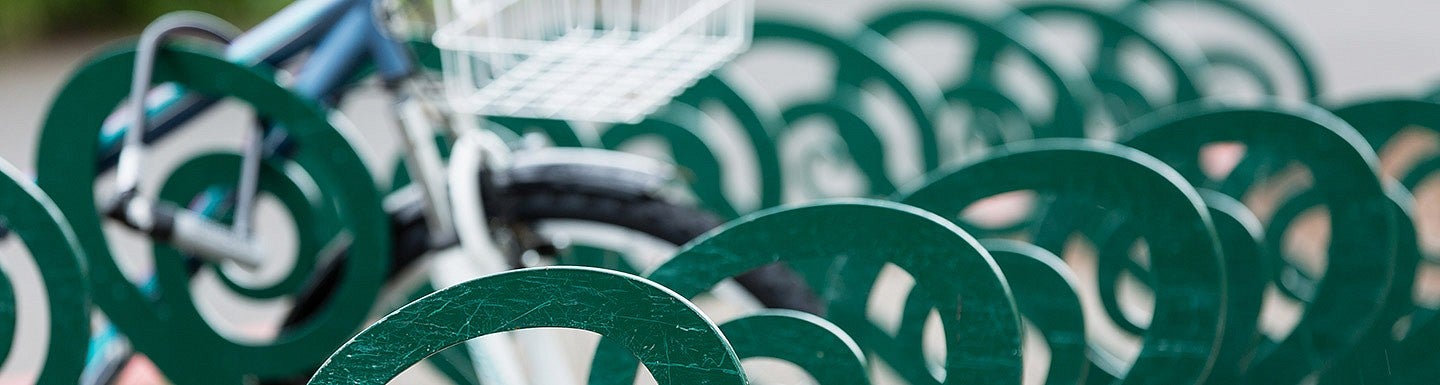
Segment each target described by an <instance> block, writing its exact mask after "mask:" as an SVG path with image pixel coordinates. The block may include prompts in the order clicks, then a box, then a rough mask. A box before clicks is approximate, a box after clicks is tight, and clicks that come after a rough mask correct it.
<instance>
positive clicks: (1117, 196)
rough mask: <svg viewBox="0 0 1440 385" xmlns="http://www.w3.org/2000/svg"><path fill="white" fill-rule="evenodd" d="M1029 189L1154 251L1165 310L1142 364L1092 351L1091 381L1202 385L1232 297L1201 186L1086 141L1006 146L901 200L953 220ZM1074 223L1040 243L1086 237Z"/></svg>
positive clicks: (1139, 157)
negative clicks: (1109, 220)
mask: <svg viewBox="0 0 1440 385" xmlns="http://www.w3.org/2000/svg"><path fill="white" fill-rule="evenodd" d="M1022 190H1035V191H1037V192H1042V193H1050V194H1055V195H1056V196H1058V197H1063V198H1065V199H1069V200H1071V201H1074V202H1084V203H1086V204H1089V205H1093V206H1098V207H1104V208H1105V209H1104V211H1105V212H1107V213H1115V214H1121V215H1124V216H1123V218H1124V219H1125V220H1127V221H1130V222H1133V223H1134V224H1135V225H1134V228H1135V229H1137V231H1139V232H1140V234H1141V235H1142V236H1143V237H1144V238H1145V239H1146V240H1147V242H1148V244H1149V245H1151V246H1150V247H1151V249H1150V261H1151V262H1150V263H1151V269H1152V272H1153V275H1154V276H1153V285H1152V289H1153V290H1154V295H1155V310H1154V317H1153V318H1152V321H1151V327H1150V328H1149V330H1148V331H1147V332H1146V333H1145V334H1144V335H1143V336H1137V337H1140V338H1141V340H1142V346H1141V350H1140V353H1139V357H1138V358H1136V360H1135V362H1133V363H1129V364H1127V363H1123V362H1117V360H1116V359H1115V358H1114V357H1112V356H1110V355H1107V354H1102V353H1100V352H1097V353H1094V354H1091V357H1090V360H1091V362H1092V363H1093V364H1094V365H1096V366H1097V367H1098V370H1091V371H1090V374H1089V380H1088V381H1090V382H1098V381H1102V380H1105V379H1115V378H1118V381H1119V382H1122V383H1127V384H1139V383H1147V384H1150V383H1153V384H1183V383H1199V382H1200V381H1202V380H1203V379H1204V376H1205V373H1206V372H1207V371H1208V370H1209V367H1210V365H1211V363H1212V362H1213V361H1214V358H1215V354H1216V351H1215V348H1216V346H1217V344H1218V342H1219V341H1218V338H1219V337H1220V335H1221V331H1222V324H1223V318H1222V317H1223V314H1224V307H1225V304H1226V295H1225V287H1224V279H1225V273H1224V269H1223V265H1222V260H1221V256H1220V250H1219V246H1218V245H1217V240H1216V238H1215V235H1214V231H1215V230H1214V228H1213V225H1212V224H1211V219H1210V216H1209V214H1208V212H1207V210H1206V209H1205V206H1204V204H1203V203H1202V201H1201V198H1200V197H1199V194H1198V193H1197V192H1196V191H1195V190H1194V188H1193V187H1191V186H1190V185H1189V184H1188V183H1185V181H1184V180H1183V179H1182V178H1181V177H1180V176H1179V174H1177V173H1176V172H1175V171H1174V170H1172V169H1170V168H1169V167H1167V166H1165V165H1164V164H1163V163H1161V162H1160V161H1159V160H1157V159H1155V158H1152V157H1150V156H1149V155H1145V154H1144V153H1141V152H1139V151H1136V150H1134V149H1130V148H1126V147H1123V146H1120V145H1116V144H1112V143H1105V142H1097V141H1089V140H1082V139H1044V140H1036V141H1032V142H1023V143H1016V144H1011V145H1006V146H1004V147H1001V148H999V149H997V150H996V152H995V153H994V154H991V155H989V156H986V157H985V158H982V159H979V160H977V161H975V162H974V163H970V164H967V165H962V166H958V167H955V168H952V169H947V170H942V171H940V172H937V173H934V174H932V175H930V176H928V177H927V178H926V180H925V181H924V182H923V183H921V184H919V185H917V186H916V187H913V188H911V189H909V190H907V192H903V193H901V194H898V195H897V197H896V199H897V200H898V201H900V202H903V203H906V204H912V205H915V206H917V207H922V208H925V209H927V210H930V211H932V212H936V213H943V214H942V215H945V216H947V217H953V216H956V215H958V213H959V212H960V211H961V210H963V209H964V208H965V207H967V206H969V205H971V204H973V203H975V202H977V201H979V200H981V199H984V198H987V197H991V196H994V195H998V194H1002V193H1007V192H1011V191H1022ZM1049 221H1052V219H1050V218H1046V219H1044V220H1043V221H1042V222H1049ZM1064 225H1065V226H1053V227H1050V228H1049V229H1048V230H1045V231H1050V232H1051V233H1052V234H1050V235H1046V234H1043V233H1042V234H1036V237H1037V239H1039V240H1044V239H1047V238H1049V239H1062V240H1063V239H1065V238H1068V235H1069V234H1073V233H1075V232H1077V231H1083V230H1084V229H1083V228H1080V227H1074V226H1073V225H1071V224H1064ZM1039 244H1041V245H1042V246H1043V245H1045V243H1039ZM1057 246H1060V245H1057ZM1047 248H1051V249H1052V251H1053V250H1057V249H1059V247H1055V246H1051V247H1047ZM1126 367H1128V368H1129V369H1128V371H1126V370H1125V369H1124V368H1126Z"/></svg>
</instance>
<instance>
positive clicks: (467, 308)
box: [310, 267, 746, 385]
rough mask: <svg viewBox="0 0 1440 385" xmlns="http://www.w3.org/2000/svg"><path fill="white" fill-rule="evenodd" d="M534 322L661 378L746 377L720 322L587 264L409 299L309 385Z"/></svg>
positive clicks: (359, 380) (387, 371) (667, 294)
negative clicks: (592, 340) (599, 339)
mask: <svg viewBox="0 0 1440 385" xmlns="http://www.w3.org/2000/svg"><path fill="white" fill-rule="evenodd" d="M539 327H560V328H571V329H581V330H589V331H592V332H596V333H599V334H600V335H602V336H605V337H606V338H608V340H610V341H616V342H618V343H620V344H623V345H624V347H625V348H627V349H629V351H630V352H631V353H633V354H634V356H635V357H638V358H639V359H640V361H641V362H643V363H644V364H645V366H646V367H647V368H649V369H650V373H651V374H652V375H654V377H655V379H656V380H657V381H658V382H659V383H660V384H717V385H718V384H736V385H742V384H745V383H746V379H745V374H744V371H743V370H742V369H741V367H740V359H739V358H737V357H736V355H735V351H734V350H732V349H731V347H730V345H729V343H727V342H726V340H725V337H724V336H723V335H722V334H721V333H720V330H719V328H718V327H716V326H715V324H714V323H712V322H710V320H709V319H708V318H706V317H705V315H704V314H702V313H700V311H699V310H698V309H696V308H695V306H694V305H693V304H691V303H690V302H688V301H686V300H685V299H684V298H683V297H681V296H680V295H678V294H676V293H675V292H673V291H671V290H669V289H666V288H665V287H664V286H660V285H658V284H655V283H653V282H650V281H647V280H644V279H640V278H637V277H634V276H631V275H628V274H624V273H619V272H614V271H609V270H603V269H595V268H589V267H547V268H532V269H523V270H516V271H510V272H505V273H500V274H495V275H491V276H487V277H484V278H479V279H476V280H473V281H469V282H465V283H462V284H459V285H456V286H453V287H450V288H447V289H443V290H440V291H437V292H435V293H433V294H430V295H428V296H425V297H424V298H421V299H420V300H417V301H415V302H412V303H410V304H409V305H406V306H405V307H403V308H400V310H396V311H395V312H394V313H391V314H390V315H388V316H386V317H385V318H384V319H381V320H380V322H378V323H376V324H374V325H372V326H370V327H369V328H368V329H365V331H363V332H361V333H360V334H359V335H357V336H355V338H354V339H352V340H350V342H347V343H345V345H344V346H343V347H341V348H340V350H338V351H336V352H335V354H334V355H332V356H331V357H330V359H329V360H328V361H326V363H325V365H324V366H322V367H321V368H320V370H319V371H318V372H317V373H316V374H315V377H314V378H312V379H311V380H310V383H311V384H382V383H386V382H388V381H389V380H391V379H393V378H394V377H395V376H397V375H399V374H400V372H402V371H404V370H405V369H406V368H408V367H410V366H411V365H414V364H415V363H418V362H419V361H420V360H421V359H424V358H425V357H427V356H429V355H431V354H434V353H435V352H438V351H440V350H441V349H444V348H446V347H450V346H454V345H458V344H460V343H463V342H465V341H467V340H470V339H472V338H476V337H480V336H484V335H488V334H493V333H499V332H505V331H512V330H521V329H529V328H539Z"/></svg>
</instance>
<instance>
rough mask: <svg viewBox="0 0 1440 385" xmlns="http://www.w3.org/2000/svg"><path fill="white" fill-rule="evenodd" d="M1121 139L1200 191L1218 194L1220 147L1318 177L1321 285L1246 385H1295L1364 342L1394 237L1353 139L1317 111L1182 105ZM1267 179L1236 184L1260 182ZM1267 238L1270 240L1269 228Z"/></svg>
mask: <svg viewBox="0 0 1440 385" xmlns="http://www.w3.org/2000/svg"><path fill="white" fill-rule="evenodd" d="M1127 131H1129V132H1134V133H1136V134H1135V136H1134V137H1132V138H1130V139H1128V140H1126V141H1125V142H1124V143H1126V144H1127V145H1130V146H1133V147H1135V148H1138V149H1141V150H1143V151H1146V152H1147V153H1149V154H1152V155H1155V156H1156V157H1158V158H1160V159H1162V160H1164V161H1165V162H1166V163H1167V164H1170V165H1171V166H1174V167H1176V168H1177V169H1179V170H1180V171H1181V173H1182V174H1185V175H1187V176H1190V177H1191V178H1192V180H1191V183H1195V184H1196V185H1198V186H1207V185H1208V186H1214V185H1217V184H1219V183H1217V182H1216V181H1208V180H1206V178H1205V177H1204V174H1203V173H1202V172H1199V168H1198V167H1199V165H1198V160H1199V154H1200V150H1201V148H1202V147H1204V146H1206V145H1210V144H1215V143H1225V142H1234V143H1240V144H1243V145H1245V146H1246V149H1247V152H1250V153H1256V154H1263V156H1266V157H1268V159H1274V160H1285V161H1293V162H1296V163H1299V164H1301V165H1304V166H1306V167H1307V168H1309V169H1310V170H1311V173H1312V175H1313V176H1314V179H1315V181H1314V188H1315V189H1316V190H1317V191H1318V192H1319V194H1320V195H1321V196H1322V197H1323V201H1324V203H1325V205H1326V206H1327V208H1328V209H1329V211H1330V216H1331V228H1332V230H1331V240H1330V247H1329V250H1330V253H1329V257H1328V262H1327V264H1328V267H1327V269H1326V274H1325V277H1324V278H1323V279H1321V280H1320V282H1319V283H1318V284H1317V288H1316V293H1315V296H1314V300H1313V301H1312V302H1310V303H1308V304H1307V305H1306V306H1305V313H1304V315H1303V316H1302V318H1301V320H1300V322H1299V324H1298V325H1296V327H1295V329H1294V330H1293V331H1291V333H1290V335H1289V336H1288V337H1287V338H1285V340H1284V341H1279V342H1271V343H1266V344H1264V345H1263V346H1262V347H1260V348H1259V350H1258V351H1259V352H1258V353H1257V355H1256V357H1254V358H1253V359H1252V364H1251V365H1250V367H1249V368H1248V369H1247V370H1246V372H1245V373H1244V374H1243V376H1242V380H1243V381H1244V382H1249V383H1299V382H1300V381H1301V380H1302V379H1304V378H1305V377H1307V376H1309V375H1311V374H1313V373H1317V372H1320V371H1323V370H1324V369H1325V368H1327V367H1329V366H1331V365H1333V363H1334V360H1336V359H1338V358H1340V357H1341V356H1342V355H1343V354H1344V353H1345V352H1346V351H1348V350H1349V349H1351V348H1353V347H1354V346H1355V345H1356V344H1357V343H1359V342H1360V341H1361V340H1362V338H1363V336H1364V334H1365V330H1367V328H1368V327H1369V326H1370V325H1371V324H1372V323H1373V322H1374V321H1375V320H1376V318H1377V317H1378V316H1380V313H1381V312H1382V308H1383V305H1384V302H1385V297H1386V294H1387V292H1388V291H1389V288H1390V285H1391V283H1392V278H1393V270H1394V268H1393V267H1394V261H1395V252H1396V251H1395V250H1396V249H1395V247H1396V245H1395V240H1396V232H1397V229H1396V224H1395V218H1394V212H1393V210H1392V208H1391V205H1392V202H1391V201H1390V198H1389V197H1388V196H1387V195H1386V193H1385V191H1384V189H1383V188H1382V187H1381V183H1380V179H1379V176H1378V174H1379V172H1378V167H1377V160H1376V156H1375V153H1374V152H1373V151H1371V150H1370V148H1369V145H1368V144H1366V143H1365V141H1364V139H1363V138H1362V137H1361V136H1360V134H1359V133H1357V132H1355V130H1354V129H1353V128H1351V127H1350V126H1349V125H1348V124H1346V123H1345V122H1344V121H1342V120H1340V119H1339V118H1338V117H1336V116H1334V115H1332V114H1330V113H1328V112H1326V111H1325V110H1323V109H1320V108H1319V107H1315V106H1309V105H1300V104H1291V103H1278V102H1267V103H1261V104H1260V105H1259V106H1256V107H1233V106H1226V105H1223V104H1216V103H1208V102H1195V103H1188V104H1183V105H1178V106H1174V107H1171V108H1169V109H1167V110H1165V111H1161V112H1157V113H1156V114H1154V115H1151V116H1148V117H1146V118H1145V119H1141V120H1137V121H1135V122H1133V123H1132V124H1131V127H1130V128H1129V129H1128V130H1127ZM1297 143H1299V144H1301V145H1297ZM1265 175H1266V174H1265V173H1260V172H1250V173H1239V175H1238V177H1245V178H1255V180H1261V179H1263V178H1264V177H1265ZM1230 178H1237V175H1236V174H1232V175H1231V176H1230ZM1227 182H1228V181H1227ZM1243 185H1248V186H1253V185H1255V183H1254V182H1253V181H1244V182H1243ZM1242 193H1243V191H1242ZM1237 198H1238V197H1237ZM1273 225H1274V224H1273V223H1272V224H1270V226H1273ZM1266 232H1267V233H1268V234H1275V233H1276V231H1275V230H1274V229H1273V228H1267V229H1266ZM1153 245H1154V243H1152V246H1153Z"/></svg>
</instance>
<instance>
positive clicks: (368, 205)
mask: <svg viewBox="0 0 1440 385" xmlns="http://www.w3.org/2000/svg"><path fill="white" fill-rule="evenodd" d="M134 61H135V60H134V51H133V49H131V48H129V47H125V48H120V49H112V50H110V51H108V53H106V54H103V55H100V56H98V57H97V58H96V59H94V60H92V61H90V62H89V63H88V64H86V65H85V67H84V68H82V69H81V70H80V71H79V72H78V73H77V74H75V75H74V76H73V77H72V78H71V79H70V80H69V82H68V83H67V84H66V86H65V87H64V88H63V89H62V90H61V92H60V94H59V96H58V97H57V98H56V101H55V103H54V104H53V106H52V108H51V111H50V113H49V115H48V117H47V119H46V121H45V128H44V130H43V131H42V133H41V138H40V146H39V151H38V156H37V162H36V164H38V165H39V172H38V174H39V179H38V185H39V186H40V187H41V188H43V189H44V190H45V191H46V192H47V193H50V194H51V196H52V197H53V198H54V199H55V202H56V205H57V206H58V207H59V208H60V210H61V211H63V212H64V213H65V214H66V218H68V219H69V220H70V221H71V222H70V223H71V225H72V226H73V227H74V230H75V234H76V236H77V238H78V239H79V241H80V245H81V246H82V248H83V250H84V251H85V254H86V256H87V257H88V260H89V265H90V276H89V280H90V282H91V284H92V285H94V288H95V290H96V291H97V293H101V295H97V296H95V298H94V300H95V303H96V304H97V305H99V306H100V308H101V309H102V310H103V311H104V312H105V314H106V316H107V317H109V318H110V320H111V321H112V322H114V323H115V324H116V326H117V327H118V328H119V329H120V330H121V332H122V333H124V334H125V335H126V336H127V337H128V338H129V339H130V340H131V342H132V343H133V344H134V345H135V347H136V348H137V350H139V351H141V352H143V353H145V354H146V355H148V356H149V357H150V358H151V359H152V360H153V361H155V363H156V364H157V365H158V366H159V367H160V368H161V369H162V370H163V371H164V372H165V375H166V376H167V377H169V379H170V380H172V381H176V382H178V383H216V382H221V383H224V382H229V383H238V382H242V381H243V379H244V378H245V377H247V376H251V375H253V376H256V377H259V378H282V377H290V376H294V375H297V374H303V373H308V372H309V371H310V370H311V369H313V368H314V367H315V366H316V365H318V364H319V363H320V362H321V361H322V360H324V357H326V356H327V355H328V354H329V353H330V352H332V351H333V349H334V347H335V346H339V345H340V344H341V343H343V342H344V341H345V340H346V339H348V338H349V337H350V336H351V335H353V333H354V331H355V330H356V329H358V328H359V326H360V325H361V324H362V322H364V320H365V316H366V313H367V312H368V311H369V309H370V306H371V305H372V304H373V302H374V298H375V297H376V295H377V293H378V291H379V289H380V286H381V283H382V282H383V280H384V278H385V272H386V265H387V264H388V256H389V250H390V246H389V232H388V228H387V227H386V223H388V222H387V220H386V217H385V213H384V211H383V210H382V209H381V206H380V195H379V193H378V192H377V191H376V188H375V183H374V181H373V178H372V177H371V175H370V174H369V172H368V170H367V169H366V168H365V165H364V163H363V162H362V161H361V159H360V158H359V156H358V155H356V153H355V151H354V150H353V147H352V145H351V144H350V143H349V142H348V141H347V140H346V138H345V136H344V135H342V134H341V133H340V132H339V131H336V130H335V128H333V127H332V126H331V125H330V123H329V122H328V121H327V120H326V118H325V115H324V114H323V113H322V112H321V111H320V109H319V108H318V107H316V106H314V105H312V104H310V103H308V102H305V101H303V100H302V99H301V98H299V97H297V96H295V95H294V94H292V93H290V92H289V91H287V90H286V89H285V88H283V87H281V86H279V85H277V84H276V83H275V82H274V80H272V79H273V78H272V77H271V76H270V75H269V74H267V73H263V72H262V70H256V69H249V68H244V67H241V66H238V65H236V64H231V63H229V62H226V61H225V60H223V59H221V58H219V57H216V56H214V55H212V54H208V53H203V52H199V51H192V50H187V49H182V48H174V47H172V48H167V49H165V50H164V51H163V52H161V53H160V54H159V56H158V59H157V62H156V63H157V64H156V68H155V82H156V83H157V84H162V83H169V82H175V83H179V84H181V85H182V86H184V87H186V88H187V89H191V90H194V91H196V92H200V93H203V94H207V95H213V96H229V97H234V98H237V99H239V100H242V101H245V102H246V103H248V104H250V105H251V106H252V107H254V108H255V109H256V111H257V112H258V113H259V114H260V115H262V116H266V117H268V118H270V119H272V120H274V121H276V122H278V123H281V124H282V125H283V126H284V127H286V129H287V132H288V134H290V135H291V137H292V138H294V139H295V140H296V141H297V142H298V143H300V144H301V146H300V148H299V150H298V151H296V152H295V153H294V154H293V155H292V156H291V157H290V158H289V159H288V162H290V163H289V164H293V165H295V166H298V168H299V169H300V170H303V172H304V173H305V174H306V175H308V176H309V178H310V179H311V180H313V182H314V183H313V185H314V188H316V189H318V192H319V193H320V194H321V195H320V196H323V197H325V198H324V200H325V201H328V204H329V205H331V206H332V207H333V208H332V209H331V210H336V211H338V214H337V215H338V219H339V222H338V223H344V224H346V226H345V227H344V230H345V232H346V233H347V234H348V235H349V238H350V240H351V243H350V245H349V246H350V247H348V248H347V249H346V258H347V263H346V265H345V268H344V274H343V276H342V277H341V280H340V282H339V284H338V285H337V289H336V292H335V293H336V294H335V296H334V298H332V299H331V301H330V302H329V303H328V304H327V305H326V306H324V307H323V308H322V309H321V310H320V311H319V312H318V313H317V315H316V316H315V317H313V318H312V319H311V320H310V321H308V322H307V323H305V324H303V325H302V326H301V327H300V328H299V329H296V330H294V331H293V332H291V333H287V334H286V335H282V336H280V337H279V338H278V339H277V340H275V341H273V342H268V343H258V344H257V343H239V342H235V341H231V340H228V339H226V338H225V337H223V336H220V335H219V334H217V333H216V332H215V331H214V330H212V329H211V328H210V327H209V325H208V324H207V323H206V321H205V320H204V319H203V318H201V316H200V315H199V313H198V310H197V309H195V306H194V301H193V299H192V298H190V293H189V281H190V278H189V275H188V274H187V273H186V269H185V266H184V264H183V261H181V260H179V259H156V260H155V266H156V277H157V283H158V284H159V288H160V289H159V294H160V295H159V297H158V298H156V299H152V298H150V296H148V295H145V294H144V293H142V292H141V291H140V289H139V288H137V287H136V286H135V284H133V283H131V282H130V281H129V280H127V279H126V278H125V276H124V275H123V274H122V273H121V271H120V269H119V266H117V265H116V260H115V257H114V255H113V254H112V253H113V252H114V251H112V250H111V249H110V246H109V244H108V243H107V241H106V237H105V234H104V233H103V232H102V231H101V226H100V224H101V215H100V214H99V212H98V210H97V208H96V206H95V205H96V203H95V202H96V201H97V200H96V197H95V194H94V185H93V183H94V182H93V178H94V176H97V172H96V164H97V162H98V159H97V156H96V154H98V153H99V151H98V145H99V143H98V141H97V140H96V138H99V137H100V128H101V123H102V122H103V121H104V120H105V119H106V117H107V116H109V115H110V113H111V111H113V110H114V108H115V106H117V105H118V104H119V103H120V101H121V100H122V99H123V98H124V97H125V96H126V93H127V90H128V82H129V79H130V70H131V67H132V66H133V63H134ZM287 167H288V166H287ZM287 172H290V171H288V170H287ZM296 183H297V184H298V183H299V182H298V181H297V182H296ZM325 243H326V244H328V243H331V242H328V241H327V242H325Z"/></svg>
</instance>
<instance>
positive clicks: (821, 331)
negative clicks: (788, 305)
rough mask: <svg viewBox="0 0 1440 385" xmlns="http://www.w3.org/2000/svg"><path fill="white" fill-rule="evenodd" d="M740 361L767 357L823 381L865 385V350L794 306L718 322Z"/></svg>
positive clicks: (828, 384)
mask: <svg viewBox="0 0 1440 385" xmlns="http://www.w3.org/2000/svg"><path fill="white" fill-rule="evenodd" d="M720 332H722V333H724V334H725V338H726V339H728V340H729V341H730V346H732V347H734V348H735V355H736V356H738V357H740V359H741V360H744V359H747V358H755V357H769V358H776V359H780V360H784V361H786V362H790V363H793V364H795V365H797V366H799V367H800V368H801V369H804V370H805V372H806V373H809V374H810V376H811V377H813V378H814V379H815V382H817V383H820V384H824V385H847V384H849V385H867V384H869V383H870V373H869V372H868V371H867V369H866V367H865V353H864V352H861V351H860V347H859V346H856V345H855V341H853V340H851V339H850V336H849V335H847V334H845V332H844V331H841V330H840V327H838V326H835V324H832V323H830V322H829V321H826V320H825V319H823V318H820V317H819V316H815V315H811V314H809V313H804V312H798V311H793V310H765V311H761V312H759V313H755V314H751V315H748V316H745V317H741V318H737V319H735V320H733V321H730V322H726V323H724V324H722V325H720Z"/></svg>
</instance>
